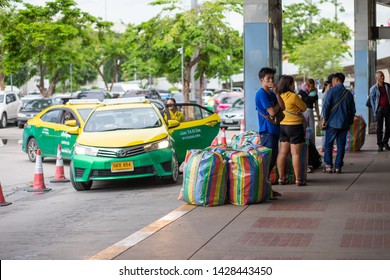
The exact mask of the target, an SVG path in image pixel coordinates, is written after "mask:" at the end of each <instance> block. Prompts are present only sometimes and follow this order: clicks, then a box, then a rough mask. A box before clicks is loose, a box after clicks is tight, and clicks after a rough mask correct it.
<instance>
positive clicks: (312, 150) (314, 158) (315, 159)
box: [308, 140, 322, 169]
mask: <svg viewBox="0 0 390 280" xmlns="http://www.w3.org/2000/svg"><path fill="white" fill-rule="evenodd" d="M308 149H309V165H311V166H313V168H314V169H316V168H318V167H320V166H321V164H322V159H321V155H320V153H319V152H318V151H317V148H316V146H315V145H314V144H313V142H311V141H310V140H309V146H308Z"/></svg>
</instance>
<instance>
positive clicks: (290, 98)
mask: <svg viewBox="0 0 390 280" xmlns="http://www.w3.org/2000/svg"><path fill="white" fill-rule="evenodd" d="M278 88H279V92H280V96H281V97H282V99H283V101H284V105H285V107H286V109H285V110H284V111H283V112H284V115H285V118H284V119H283V121H282V122H281V123H280V149H279V153H278V158H277V166H278V172H279V185H284V184H286V181H287V179H286V172H285V169H286V157H287V155H288V154H289V153H290V150H291V155H292V161H293V167H294V174H295V178H296V181H295V183H296V185H297V186H303V185H305V184H306V182H304V181H303V180H302V178H300V174H301V152H302V146H303V143H304V142H305V133H304V126H303V121H304V116H303V114H302V112H304V111H306V108H307V107H306V104H305V103H304V102H303V101H302V99H301V98H300V97H299V95H298V94H296V93H295V92H294V91H295V85H294V78H293V77H291V76H287V75H283V76H282V77H281V78H280V80H279V83H278Z"/></svg>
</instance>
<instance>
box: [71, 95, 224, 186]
mask: <svg viewBox="0 0 390 280" xmlns="http://www.w3.org/2000/svg"><path fill="white" fill-rule="evenodd" d="M103 103H104V102H103ZM155 104H156V103H154V102H153V101H149V100H145V99H142V98H141V99H137V100H125V99H123V100H111V101H107V102H106V103H105V104H101V105H100V106H98V107H97V108H95V109H94V110H93V111H92V113H91V114H90V116H89V117H88V119H87V121H86V123H85V126H84V128H83V130H82V132H81V133H80V135H79V137H78V138H77V141H76V144H75V147H74V152H73V157H72V160H71V165H70V179H71V182H72V185H73V187H74V188H75V189H76V190H77V191H83V190H89V189H90V188H91V187H92V183H93V181H106V180H116V179H131V178H142V177H157V178H161V179H163V180H164V181H166V182H167V183H175V182H177V180H178V176H179V164H180V163H181V162H183V161H184V158H185V155H186V152H187V149H202V148H205V147H207V146H209V145H210V143H211V142H212V140H213V139H214V138H215V136H216V135H217V134H218V132H219V127H220V118H219V116H218V115H217V114H215V113H213V112H211V111H209V110H207V109H206V108H204V107H201V106H199V105H196V104H180V105H178V108H179V109H180V110H181V112H183V115H184V120H183V121H182V122H180V123H179V122H178V121H176V120H167V119H166V118H164V113H163V112H162V110H161V108H158V107H157V106H156V105H155Z"/></svg>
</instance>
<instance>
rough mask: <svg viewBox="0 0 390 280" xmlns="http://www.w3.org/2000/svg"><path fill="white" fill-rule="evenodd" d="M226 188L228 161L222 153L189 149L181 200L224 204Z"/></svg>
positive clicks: (204, 204)
mask: <svg viewBox="0 0 390 280" xmlns="http://www.w3.org/2000/svg"><path fill="white" fill-rule="evenodd" d="M226 189H227V162H226V160H225V159H224V157H223V156H222V155H221V154H220V153H218V152H214V151H202V150H189V151H187V154H186V158H185V166H184V170H183V187H182V189H181V191H180V196H179V199H180V200H183V201H185V202H187V203H189V204H195V205H200V206H217V205H222V204H225V201H226Z"/></svg>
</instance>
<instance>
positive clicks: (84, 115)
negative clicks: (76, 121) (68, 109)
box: [77, 108, 93, 121]
mask: <svg viewBox="0 0 390 280" xmlns="http://www.w3.org/2000/svg"><path fill="white" fill-rule="evenodd" d="M92 109H93V108H84V109H78V110H77V111H78V112H79V114H80V116H81V117H82V118H83V120H84V121H85V120H86V119H87V117H88V116H89V113H91V111H92Z"/></svg>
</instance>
